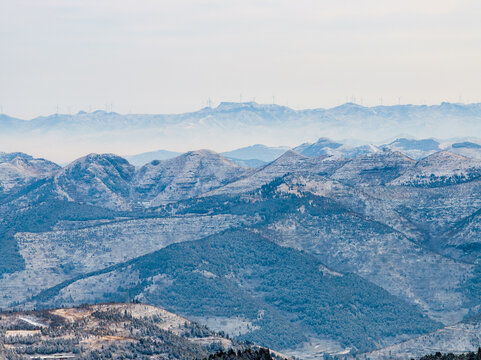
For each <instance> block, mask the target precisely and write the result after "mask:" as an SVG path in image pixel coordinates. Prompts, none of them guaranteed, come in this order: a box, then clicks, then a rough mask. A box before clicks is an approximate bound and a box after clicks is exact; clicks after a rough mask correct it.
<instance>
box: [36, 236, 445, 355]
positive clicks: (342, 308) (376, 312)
mask: <svg viewBox="0 0 481 360" xmlns="http://www.w3.org/2000/svg"><path fill="white" fill-rule="evenodd" d="M107 279H109V280H107ZM113 279H117V280H116V281H114V282H112V280H113ZM127 279H128V280H127ZM301 279H302V281H301ZM101 284H102V285H101ZM119 284H124V285H120V286H121V287H123V286H128V287H129V289H130V290H129V291H130V294H131V296H133V297H135V298H136V299H139V300H142V301H149V302H150V303H153V304H158V305H161V306H163V307H166V308H168V309H171V310H173V311H176V312H179V313H181V314H184V315H186V316H190V317H196V318H197V319H199V320H200V321H202V322H209V321H214V320H215V319H224V322H225V323H226V324H227V327H228V326H229V325H228V324H232V325H230V326H235V325H234V324H237V327H234V329H237V330H236V332H237V337H238V338H240V339H246V340H250V341H254V342H256V343H258V344H261V345H267V346H271V347H274V348H277V349H286V348H293V347H295V346H297V345H300V344H301V343H302V342H303V341H307V340H308V338H307V337H308V336H311V337H318V338H326V337H327V338H330V339H332V340H335V341H338V342H340V343H341V344H343V345H344V346H349V347H351V348H353V347H354V348H358V349H367V348H372V347H373V346H375V345H376V344H377V342H378V341H389V340H388V339H389V338H391V339H394V338H395V337H396V336H397V335H400V334H404V335H407V334H410V335H414V334H416V333H423V332H426V331H429V330H430V329H434V328H437V327H438V326H439V324H437V323H435V322H433V321H432V320H429V319H428V318H427V317H426V316H425V315H423V314H422V313H421V312H420V311H419V310H418V309H417V307H415V306H412V305H408V304H407V303H406V302H404V301H401V300H399V299H397V298H395V297H393V296H392V295H390V294H389V293H388V292H386V291H385V290H383V289H381V288H379V287H376V286H373V285H372V284H370V283H369V282H366V281H364V280H362V279H361V278H360V277H358V276H356V275H353V274H339V273H336V272H334V271H332V270H329V269H328V268H326V267H325V266H324V265H323V264H322V263H321V262H319V260H317V259H316V258H315V257H313V256H311V255H307V254H305V253H302V252H299V251H296V250H292V249H288V248H284V247H280V246H277V245H275V244H274V243H272V242H270V241H268V240H267V239H265V238H263V237H261V236H259V235H258V234H257V233H255V232H248V231H226V232H223V233H220V234H217V235H213V236H210V237H208V238H205V239H203V240H198V241H194V242H184V243H179V244H174V245H171V246H168V247H167V248H165V249H162V250H160V251H157V252H155V253H152V254H149V255H146V256H143V257H141V258H138V259H134V260H131V261H129V262H127V263H125V264H121V265H117V266H113V267H112V268H110V269H106V270H104V271H100V272H96V273H93V274H91V275H90V276H82V277H81V278H79V279H78V280H77V281H75V282H72V281H69V282H67V283H65V284H64V285H61V286H57V287H56V288H54V289H52V290H48V291H45V292H43V293H41V294H40V295H39V296H37V297H36V299H37V301H40V302H41V303H47V304H55V303H64V302H67V303H69V302H70V303H80V302H84V301H105V300H114V299H117V298H118V297H121V296H123V293H124V291H125V290H122V289H121V288H119ZM87 288H89V289H91V290H92V292H86V291H85V289H87ZM388 314H389V316H388ZM231 329H232V327H231Z"/></svg>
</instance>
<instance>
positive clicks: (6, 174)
mask: <svg viewBox="0 0 481 360" xmlns="http://www.w3.org/2000/svg"><path fill="white" fill-rule="evenodd" d="M59 169H60V166H58V165H57V164H54V163H53V162H51V161H48V160H44V159H35V158H33V157H32V156H30V155H27V154H24V153H10V154H6V153H0V194H2V193H6V192H9V191H12V190H14V189H15V188H18V187H20V186H24V185H26V184H28V183H30V182H32V181H34V180H38V179H41V178H44V177H47V176H48V175H51V174H52V173H53V172H55V171H57V170H59Z"/></svg>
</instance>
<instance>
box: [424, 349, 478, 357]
mask: <svg viewBox="0 0 481 360" xmlns="http://www.w3.org/2000/svg"><path fill="white" fill-rule="evenodd" d="M420 360H481V348H478V351H477V352H476V353H474V352H469V353H466V354H460V355H454V354H451V353H449V354H441V353H440V352H437V353H436V354H431V355H426V356H423V357H422V358H421V359H420Z"/></svg>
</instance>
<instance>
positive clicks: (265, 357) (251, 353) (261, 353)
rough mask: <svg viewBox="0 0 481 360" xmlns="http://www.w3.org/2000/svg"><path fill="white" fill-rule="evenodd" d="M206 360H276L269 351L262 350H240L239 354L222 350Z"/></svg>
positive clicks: (205, 359)
mask: <svg viewBox="0 0 481 360" xmlns="http://www.w3.org/2000/svg"><path fill="white" fill-rule="evenodd" d="M204 360H274V358H273V357H272V355H271V352H270V351H269V349H264V348H260V349H257V350H253V349H246V350H243V351H241V350H238V351H237V352H235V351H234V350H232V349H230V350H229V351H227V352H225V351H222V350H221V351H219V352H217V353H215V354H212V355H210V356H209V357H208V358H204Z"/></svg>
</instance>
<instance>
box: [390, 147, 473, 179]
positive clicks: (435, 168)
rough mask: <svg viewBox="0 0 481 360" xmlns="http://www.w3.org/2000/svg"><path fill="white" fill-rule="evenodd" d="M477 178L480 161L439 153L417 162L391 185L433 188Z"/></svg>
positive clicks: (447, 152) (446, 152) (445, 152)
mask: <svg viewBox="0 0 481 360" xmlns="http://www.w3.org/2000/svg"><path fill="white" fill-rule="evenodd" d="M479 177H481V160H476V159H470V158H467V157H465V156H462V155H458V154H454V153H451V152H449V151H439V152H437V153H434V154H432V155H429V156H427V157H425V158H424V159H421V160H419V161H418V162H417V163H416V165H415V166H414V167H413V168H411V169H409V170H408V171H406V172H405V173H404V174H402V175H401V176H400V177H398V178H397V179H395V180H393V181H392V184H393V185H410V186H425V187H435V186H446V185H452V184H458V183H463V182H468V181H471V180H473V179H476V178H479Z"/></svg>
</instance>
